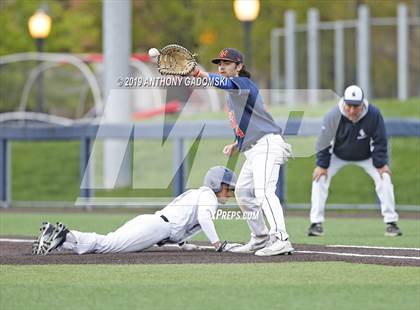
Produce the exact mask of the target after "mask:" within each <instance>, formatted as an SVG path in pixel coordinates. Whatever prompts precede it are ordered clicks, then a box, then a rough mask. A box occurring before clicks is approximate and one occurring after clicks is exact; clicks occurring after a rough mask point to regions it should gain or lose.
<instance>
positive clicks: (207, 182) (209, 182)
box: [203, 166, 236, 193]
mask: <svg viewBox="0 0 420 310" xmlns="http://www.w3.org/2000/svg"><path fill="white" fill-rule="evenodd" d="M222 183H225V184H226V185H228V186H229V187H230V188H231V189H235V186H236V175H235V172H233V171H232V170H230V169H228V168H226V167H223V166H216V167H212V168H210V169H209V171H207V173H206V176H205V177H204V182H203V185H204V186H207V187H210V188H211V189H212V190H213V191H214V192H215V193H218V192H220V191H221V190H222Z"/></svg>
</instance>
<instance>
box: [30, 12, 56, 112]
mask: <svg viewBox="0 0 420 310" xmlns="http://www.w3.org/2000/svg"><path fill="white" fill-rule="evenodd" d="M46 11H47V7H46V6H41V7H40V8H39V9H38V10H37V11H36V12H35V13H34V14H33V15H32V16H31V17H30V18H29V21H28V28H29V33H30V34H31V37H32V38H33V39H34V40H35V44H36V50H37V52H38V53H42V51H43V49H44V42H45V39H46V38H47V37H48V35H49V34H50V31H51V17H50V16H49V15H48V14H47V13H46ZM41 63H42V62H41ZM43 84H44V73H43V70H40V72H39V76H38V79H37V88H38V89H37V98H36V99H37V100H36V101H37V112H43V111H44V85H43Z"/></svg>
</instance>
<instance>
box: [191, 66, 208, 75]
mask: <svg viewBox="0 0 420 310" xmlns="http://www.w3.org/2000/svg"><path fill="white" fill-rule="evenodd" d="M190 75H191V76H193V77H201V78H208V77H209V75H208V73H207V72H205V71H203V70H201V69H200V68H199V67H198V66H195V68H194V69H193V71H191V73H190Z"/></svg>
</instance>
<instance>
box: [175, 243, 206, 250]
mask: <svg viewBox="0 0 420 310" xmlns="http://www.w3.org/2000/svg"><path fill="white" fill-rule="evenodd" d="M178 245H179V247H180V248H181V249H182V250H183V251H199V250H201V248H200V247H199V246H198V245H195V244H192V243H188V242H184V243H182V244H178Z"/></svg>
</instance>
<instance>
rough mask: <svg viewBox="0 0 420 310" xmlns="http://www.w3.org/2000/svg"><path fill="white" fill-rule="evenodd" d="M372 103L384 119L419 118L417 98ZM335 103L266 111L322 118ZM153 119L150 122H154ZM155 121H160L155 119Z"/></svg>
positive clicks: (211, 115) (210, 115) (204, 115)
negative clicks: (296, 112)
mask: <svg viewBox="0 0 420 310" xmlns="http://www.w3.org/2000/svg"><path fill="white" fill-rule="evenodd" d="M372 103H373V104H374V105H375V106H377V107H378V108H379V109H380V110H381V112H382V115H383V116H384V117H402V118H405V117H406V118H420V100H419V98H414V97H413V98H410V99H409V100H407V101H405V102H399V101H397V100H395V99H375V100H373V101H372ZM335 105H336V102H326V103H321V104H319V105H316V106H310V105H299V104H297V105H293V106H284V105H268V106H267V109H268V111H269V112H270V113H271V115H272V116H273V117H274V118H287V117H288V116H289V113H290V112H292V111H303V112H304V117H318V118H322V117H323V116H324V115H325V113H326V112H328V111H329V110H330V109H331V108H332V107H333V106H335ZM223 118H226V112H224V111H220V112H201V113H197V114H189V115H183V116H181V117H180V120H203V119H223ZM154 120H156V119H153V120H151V121H154ZM157 120H160V119H159V118H157Z"/></svg>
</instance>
